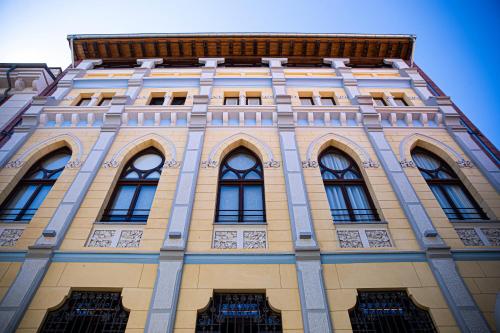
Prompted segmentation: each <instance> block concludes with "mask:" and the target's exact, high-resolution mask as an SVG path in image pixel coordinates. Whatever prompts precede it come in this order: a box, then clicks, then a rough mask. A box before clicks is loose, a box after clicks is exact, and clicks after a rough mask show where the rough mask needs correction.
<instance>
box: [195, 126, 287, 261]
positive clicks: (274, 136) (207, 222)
mask: <svg viewBox="0 0 500 333" xmlns="http://www.w3.org/2000/svg"><path fill="white" fill-rule="evenodd" d="M237 133H245V134H248V135H251V136H254V137H255V138H258V139H259V140H261V141H263V142H265V143H266V144H267V145H268V146H269V147H270V148H271V149H272V152H273V154H274V158H275V159H276V160H279V161H280V160H281V153H280V150H279V137H278V132H277V130H276V129H274V128H270V129H264V128H259V129H257V128H255V129H250V128H246V129H245V128H242V129H240V130H238V131H235V130H234V129H222V128H217V129H215V128H214V129H211V128H207V131H206V134H205V144H204V147H203V153H202V158H201V159H202V161H205V160H207V159H208V156H209V154H210V152H211V151H212V149H213V148H214V147H216V146H217V145H218V144H219V143H221V142H223V141H224V140H226V139H227V138H229V137H231V136H233V135H235V134H237ZM236 141H237V142H233V144H230V145H229V148H227V147H226V148H227V149H225V150H226V151H225V152H224V154H223V156H224V155H225V154H226V153H229V151H230V150H232V149H234V148H236V147H238V146H240V144H241V143H242V142H240V141H239V140H236ZM250 141H251V142H250V145H247V143H244V144H245V145H247V147H248V148H250V149H252V150H254V151H255V152H256V153H257V155H258V156H259V155H260V156H262V151H258V150H256V149H255V147H256V146H255V145H253V144H254V143H255V140H250ZM223 156H222V157H221V158H220V159H219V161H218V162H219V163H220V161H221V160H222V159H223ZM261 162H266V161H265V160H263V161H261ZM263 170H264V191H265V201H266V217H267V232H268V233H267V236H268V241H269V244H268V249H238V250H237V251H239V252H240V251H251V252H257V251H260V252H267V251H271V252H273V251H278V252H283V251H292V249H293V247H292V238H291V237H292V236H291V226H290V218H289V214H288V205H287V197H286V189H285V178H284V175H283V168H282V167H280V168H264V169H263ZM218 172H219V166H217V168H201V169H200V171H199V174H198V184H197V186H196V194H195V198H194V206H193V215H192V219H191V226H190V231H189V240H188V251H192V252H207V251H217V252H221V251H222V252H223V253H227V252H231V251H234V250H227V249H226V250H218V249H212V248H211V247H212V233H213V228H214V217H215V206H216V197H217V178H218Z"/></svg>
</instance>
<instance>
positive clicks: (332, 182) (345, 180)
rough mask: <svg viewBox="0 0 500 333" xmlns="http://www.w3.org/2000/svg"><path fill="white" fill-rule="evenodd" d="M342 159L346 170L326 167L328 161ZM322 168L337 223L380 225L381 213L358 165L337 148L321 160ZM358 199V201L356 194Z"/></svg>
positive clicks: (324, 152)
mask: <svg viewBox="0 0 500 333" xmlns="http://www.w3.org/2000/svg"><path fill="white" fill-rule="evenodd" d="M330 156H331V157H332V158H334V157H335V158H341V159H343V161H345V165H344V166H338V168H337V166H334V165H326V163H325V161H326V160H327V158H328V157H330ZM318 162H319V167H320V171H321V176H322V178H323V184H324V186H325V190H326V191H327V196H328V201H329V204H330V212H331V215H332V219H333V221H334V222H373V221H379V220H380V218H379V216H378V213H377V210H376V209H375V208H374V205H373V201H372V199H371V197H370V194H369V192H368V188H367V187H366V183H365V181H364V179H363V176H362V174H361V171H360V170H359V168H358V166H357V165H356V162H354V160H353V159H352V158H351V157H350V156H348V155H347V154H345V153H344V152H342V151H341V150H339V149H336V148H328V149H326V150H325V151H323V152H322V153H321V155H320V156H319V161H318ZM353 193H354V194H357V195H356V198H354V194H353Z"/></svg>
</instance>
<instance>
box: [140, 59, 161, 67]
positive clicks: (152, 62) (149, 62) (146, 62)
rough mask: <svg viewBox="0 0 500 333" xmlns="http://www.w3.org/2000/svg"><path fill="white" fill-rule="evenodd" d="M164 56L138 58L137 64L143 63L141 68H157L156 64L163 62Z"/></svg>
mask: <svg viewBox="0 0 500 333" xmlns="http://www.w3.org/2000/svg"><path fill="white" fill-rule="evenodd" d="M162 63H163V58H145V59H137V64H139V65H141V68H149V69H151V68H155V66H156V65H159V64H162Z"/></svg>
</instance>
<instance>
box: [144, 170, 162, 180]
mask: <svg viewBox="0 0 500 333" xmlns="http://www.w3.org/2000/svg"><path fill="white" fill-rule="evenodd" d="M146 179H160V173H159V172H158V171H155V172H151V173H150V174H149V175H147V176H146Z"/></svg>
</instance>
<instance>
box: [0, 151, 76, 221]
mask: <svg viewBox="0 0 500 333" xmlns="http://www.w3.org/2000/svg"><path fill="white" fill-rule="evenodd" d="M70 158H71V150H69V149H68V148H66V147H64V148H61V149H58V150H56V151H53V152H52V153H50V154H48V155H47V156H45V157H43V158H42V159H40V160H39V161H38V162H36V163H35V164H34V165H33V166H32V167H31V168H30V169H29V170H28V172H27V173H26V174H25V175H24V177H23V178H22V179H21V181H20V182H19V183H18V184H17V186H16V187H15V188H14V190H13V191H12V192H11V193H10V195H9V196H8V197H7V199H6V200H5V202H4V203H3V204H2V206H1V208H0V221H3V222H29V221H31V219H32V218H33V216H34V215H35V213H36V212H37V210H38V208H39V207H40V205H41V204H42V202H43V200H44V199H45V197H46V195H47V194H48V193H49V191H50V189H51V188H52V186H53V185H54V184H55V183H56V181H57V178H59V176H60V175H61V173H62V172H63V170H64V167H65V166H66V163H67V162H68V161H69V159H70ZM47 164H49V165H47Z"/></svg>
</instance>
